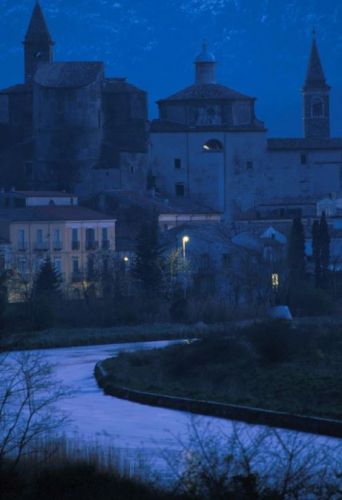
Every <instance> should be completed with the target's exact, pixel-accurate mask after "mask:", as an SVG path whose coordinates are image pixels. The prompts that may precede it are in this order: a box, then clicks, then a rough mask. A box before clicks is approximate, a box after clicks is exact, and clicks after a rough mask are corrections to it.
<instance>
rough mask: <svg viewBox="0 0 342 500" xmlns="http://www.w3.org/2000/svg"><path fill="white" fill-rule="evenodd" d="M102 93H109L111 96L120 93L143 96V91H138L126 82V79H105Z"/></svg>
mask: <svg viewBox="0 0 342 500" xmlns="http://www.w3.org/2000/svg"><path fill="white" fill-rule="evenodd" d="M103 90H104V92H109V93H111V94H120V93H139V94H145V93H146V92H145V91H144V90H141V89H139V88H138V87H136V86H135V85H132V84H131V83H129V82H127V79H126V78H123V77H121V78H119V77H116V78H106V79H105V82H104V87H103Z"/></svg>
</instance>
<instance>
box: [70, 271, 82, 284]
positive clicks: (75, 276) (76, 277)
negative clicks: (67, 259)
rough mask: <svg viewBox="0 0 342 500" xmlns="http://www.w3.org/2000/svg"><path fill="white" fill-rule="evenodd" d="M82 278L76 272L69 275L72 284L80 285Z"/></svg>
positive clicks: (78, 272)
mask: <svg viewBox="0 0 342 500" xmlns="http://www.w3.org/2000/svg"><path fill="white" fill-rule="evenodd" d="M82 278H83V277H82V273H81V272H80V271H76V272H73V273H72V274H71V281H72V283H80V282H81V281H82Z"/></svg>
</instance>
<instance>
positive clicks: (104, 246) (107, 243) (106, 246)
mask: <svg viewBox="0 0 342 500" xmlns="http://www.w3.org/2000/svg"><path fill="white" fill-rule="evenodd" d="M109 249H110V241H109V240H102V250H109Z"/></svg>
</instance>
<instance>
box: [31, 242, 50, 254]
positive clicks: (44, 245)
mask: <svg viewBox="0 0 342 500" xmlns="http://www.w3.org/2000/svg"><path fill="white" fill-rule="evenodd" d="M34 249H35V250H38V251H40V252H46V251H47V250H49V243H48V242H47V241H36V242H35V244H34Z"/></svg>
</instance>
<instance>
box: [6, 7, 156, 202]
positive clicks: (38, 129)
mask: <svg viewBox="0 0 342 500" xmlns="http://www.w3.org/2000/svg"><path fill="white" fill-rule="evenodd" d="M53 46H54V42H53V41H52V38H51V35H50V33H49V30H48V27H47V24H46V21H45V19H44V15H43V12H42V9H41V7H40V4H39V2H36V4H35V7H34V10H33V14H32V18H31V21H30V24H29V28H28V31H27V34H26V37H25V40H24V73H25V82H24V83H23V84H19V85H15V86H13V87H10V88H8V89H4V90H2V91H0V162H1V180H0V184H1V186H2V187H9V186H15V187H16V188H20V189H32V188H34V189H67V190H70V189H71V190H75V191H76V192H77V193H78V194H81V195H82V194H84V195H89V194H92V193H95V192H98V191H100V190H102V189H105V188H107V187H108V186H111V187H112V188H113V189H123V188H126V187H128V186H129V187H130V188H136V189H140V186H141V185H142V184H144V182H145V178H146V167H147V131H148V130H147V96H146V93H145V92H144V91H142V90H140V89H138V88H137V87H135V86H133V85H131V84H130V83H128V82H127V81H126V79H125V78H108V77H106V76H105V71H104V65H103V63H101V62H87V61H84V62H55V61H54V58H53Z"/></svg>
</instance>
